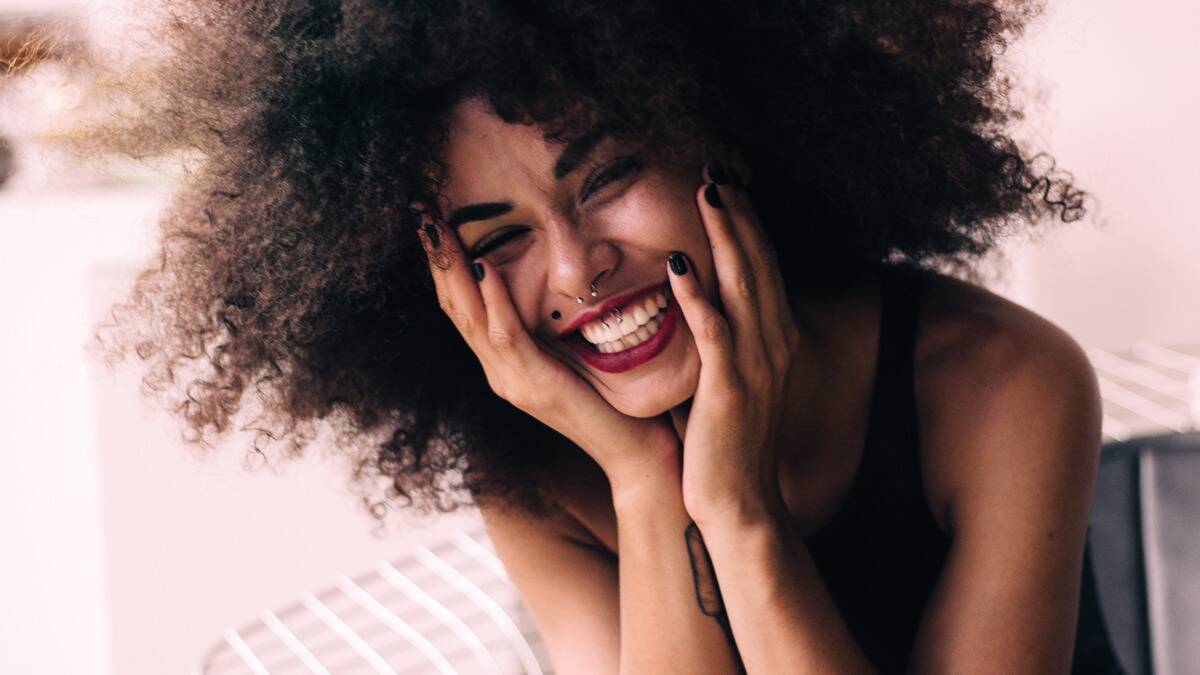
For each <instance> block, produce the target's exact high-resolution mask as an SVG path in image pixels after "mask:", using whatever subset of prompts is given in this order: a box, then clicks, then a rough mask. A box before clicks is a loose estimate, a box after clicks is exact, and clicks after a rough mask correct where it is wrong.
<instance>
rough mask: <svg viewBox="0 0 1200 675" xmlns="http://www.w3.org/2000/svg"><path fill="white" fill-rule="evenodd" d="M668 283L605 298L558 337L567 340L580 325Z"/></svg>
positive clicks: (577, 318) (660, 283)
mask: <svg viewBox="0 0 1200 675" xmlns="http://www.w3.org/2000/svg"><path fill="white" fill-rule="evenodd" d="M666 285H667V284H666V283H665V282H662V281H660V282H658V283H656V284H651V285H649V286H646V287H644V288H639V289H637V290H635V291H630V292H628V293H624V294H621V295H614V296H613V297H611V298H609V299H608V300H605V301H604V302H603V303H602V304H601V305H600V306H599V307H598V308H596V309H594V310H591V311H587V312H583V313H582V314H580V315H579V316H577V317H575V320H574V321H572V322H571V324H570V325H569V326H567V328H566V330H564V331H562V332H561V333H559V334H558V339H559V340H565V339H567V336H569V335H570V334H571V331H576V330H579V327H580V326H582V325H583V324H585V323H587V322H589V321H595V320H596V319H599V318H600V317H602V316H604V315H605V314H607V313H608V312H609V311H610V310H612V309H613V308H614V307H623V306H624V305H627V304H629V303H630V302H632V301H634V300H640V299H642V298H643V297H645V296H646V295H647V294H649V293H654V292H656V291H659V290H661V289H662V288H663V286H666ZM667 287H668V288H670V286H667Z"/></svg>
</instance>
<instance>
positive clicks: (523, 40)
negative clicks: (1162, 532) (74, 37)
mask: <svg viewBox="0 0 1200 675" xmlns="http://www.w3.org/2000/svg"><path fill="white" fill-rule="evenodd" d="M1039 9H1040V8H1039V7H1038V6H1037V5H1035V4H1033V3H1029V2H1010V3H1005V2H998V1H985V0H929V1H927V2H917V3H901V2H891V1H888V0H843V1H841V2H812V1H804V0H801V1H797V0H792V1H788V2H784V1H780V0H775V1H767V0H763V1H757V2H755V1H747V2H735V3H712V4H711V5H708V4H701V5H696V4H695V3H690V2H689V3H684V2H675V1H668V2H658V3H654V2H628V3H626V2H613V1H612V0H605V1H604V2H599V1H596V0H534V1H528V0H526V1H521V0H437V1H436V2H433V1H414V0H247V1H246V2H239V3H229V2H224V1H222V0H188V1H187V2H182V1H181V2H172V3H170V7H169V8H163V10H162V11H163V13H162V14H161V15H158V20H156V21H154V22H152V25H153V28H152V30H153V31H154V36H155V37H156V39H158V40H159V41H160V44H161V45H165V46H166V48H167V49H166V57H165V58H160V59H158V60H157V61H155V62H154V65H153V68H152V69H150V70H148V71H145V72H141V73H140V74H139V75H137V77H136V78H127V82H132V83H133V85H132V86H129V87H128V90H127V92H126V93H127V94H128V95H130V96H131V97H132V98H131V100H132V101H134V102H135V103H136V104H137V106H136V107H134V108H132V109H133V110H135V113H134V114H132V115H125V116H122V117H120V118H115V117H114V118H113V120H112V121H110V122H109V123H108V124H107V125H106V127H105V128H104V129H103V131H102V133H98V134H96V138H95V139H94V142H95V143H96V144H97V145H103V146H104V149H105V151H108V150H112V149H120V150H122V151H124V152H127V153H132V154H135V155H139V156H147V155H151V154H157V153H162V152H166V151H168V150H185V151H187V152H188V153H191V154H190V156H194V157H197V158H199V161H197V162H195V163H194V164H193V165H192V168H191V169H190V170H189V171H188V172H187V173H186V175H185V178H184V181H183V182H182V184H181V187H180V188H179V189H178V190H177V192H176V193H175V195H174V198H173V200H172V201H171V203H170V205H169V207H168V208H167V209H166V211H165V212H164V215H163V216H162V218H161V225H162V242H161V246H162V248H161V254H160V258H159V260H158V261H157V263H156V264H155V265H154V266H152V267H151V268H150V269H147V270H146V271H144V272H143V273H142V274H141V276H140V277H139V278H138V280H137V282H136V284H135V285H134V287H133V289H132V292H131V295H130V297H129V298H128V299H127V300H126V301H125V302H124V303H122V304H120V305H118V306H117V307H116V308H114V312H113V321H111V322H109V324H108V325H106V326H103V327H102V328H101V330H100V331H99V334H100V335H101V339H102V340H103V341H104V342H105V344H106V346H107V348H108V349H109V350H110V351H112V352H118V353H122V354H123V353H125V352H128V351H133V352H135V353H136V354H137V356H138V357H140V358H141V359H143V360H145V361H146V362H148V364H149V374H148V375H147V377H146V379H145V382H146V383H147V385H148V386H149V387H150V388H152V389H154V390H156V391H158V392H160V393H161V394H163V395H164V396H166V397H167V398H168V399H169V400H171V401H172V402H173V404H174V405H175V409H176V410H177V411H178V412H179V413H180V414H181V415H182V416H183V417H184V418H185V419H186V422H187V427H188V429H189V430H190V434H189V437H190V438H191V439H192V440H194V441H197V442H201V443H203V442H205V441H208V440H211V439H213V438H215V437H218V436H221V435H223V434H224V433H226V432H228V431H230V430H233V429H240V430H251V431H253V432H254V433H255V434H256V440H255V442H254V443H253V449H252V452H255V453H259V454H260V455H262V457H264V458H266V457H267V455H266V451H267V450H268V449H271V448H276V449H278V448H282V449H283V452H284V454H286V455H288V456H297V455H299V454H301V453H302V452H303V450H304V449H305V448H306V447H308V446H309V445H310V444H311V443H312V442H313V441H314V439H316V438H317V437H318V435H319V432H320V431H321V430H322V429H324V430H334V431H335V432H336V434H337V435H336V437H335V438H334V439H333V440H332V441H331V442H332V443H334V444H335V445H336V446H337V447H338V448H339V449H340V450H342V451H348V452H349V453H350V456H352V457H353V458H354V462H355V463H354V472H353V481H352V483H353V484H354V485H355V486H359V487H365V488H366V489H365V490H364V491H363V493H362V495H361V496H362V497H363V499H364V504H365V505H366V506H368V507H370V509H371V511H372V512H373V514H374V515H375V516H376V517H377V518H379V519H380V521H381V522H382V521H383V519H384V516H385V514H386V512H387V511H388V510H389V508H391V507H392V506H405V507H412V508H416V509H417V510H419V511H422V512H425V513H428V512H430V511H431V510H435V509H436V510H438V511H450V510H453V509H455V508H456V507H458V506H459V505H462V504H466V503H469V501H470V500H472V499H478V498H481V497H486V498H493V497H494V498H500V499H503V500H504V501H505V502H506V503H510V504H515V505H519V506H521V507H522V508H525V509H526V510H528V511H531V512H535V513H538V512H544V509H545V508H546V506H547V504H548V503H549V501H550V499H549V492H548V491H547V490H545V487H546V486H547V485H548V484H549V483H548V481H549V480H551V479H552V477H553V474H554V470H555V468H554V467H555V458H556V457H558V456H561V449H562V447H563V445H562V444H563V443H566V442H567V441H566V439H565V438H563V437H562V436H560V435H558V434H557V433H556V432H554V431H552V430H550V429H548V428H547V427H545V426H544V425H542V424H540V423H539V422H537V421H536V420H534V419H532V418H530V417H529V416H527V415H526V414H525V413H523V412H521V411H519V410H518V409H516V408H515V407H513V406H511V405H510V404H508V403H507V402H506V401H504V400H502V399H500V398H499V397H497V396H496V395H495V394H493V393H492V392H491V390H490V389H489V387H488V385H487V381H486V379H485V377H484V374H483V370H482V367H481V366H480V364H479V362H478V359H477V358H476V357H475V356H474V354H473V353H472V352H471V351H470V350H469V348H468V347H467V345H466V343H465V342H464V341H463V340H462V338H461V337H460V336H459V334H458V333H457V331H456V329H455V328H454V326H453V324H452V323H451V322H450V321H449V320H448V319H447V318H446V317H445V316H444V314H443V313H442V311H441V309H440V307H439V306H438V303H437V300H436V296H435V294H434V288H433V283H432V280H431V277H430V274H429V270H428V267H427V264H428V262H427V259H426V256H425V254H424V252H423V250H422V249H421V248H420V245H419V241H418V238H417V237H416V235H415V230H416V228H417V227H418V226H419V225H420V223H421V222H422V219H426V220H428V219H429V218H440V217H441V214H440V213H438V212H437V211H436V206H430V207H429V208H428V209H427V210H425V211H421V210H419V208H418V207H416V206H413V205H414V204H429V205H436V204H437V203H438V200H437V199H436V197H437V196H438V195H439V190H440V188H441V185H442V183H443V177H444V173H445V171H444V169H445V167H444V166H443V165H442V164H441V163H440V159H439V152H440V150H441V148H443V147H444V143H445V141H446V135H447V114H446V113H447V112H448V110H449V109H450V107H451V106H452V105H454V104H455V103H456V102H458V101H460V100H462V99H463V98H465V97H467V96H479V97H482V98H483V99H484V100H487V101H489V102H490V103H491V105H492V106H493V107H494V109H495V110H496V112H497V113H498V114H499V115H500V116H501V117H502V118H503V119H505V120H506V121H509V122H520V123H525V124H535V125H538V127H539V128H540V129H541V130H542V131H543V132H544V134H545V136H546V138H547V139H550V140H559V141H565V140H569V139H572V138H575V137H578V136H579V135H581V134H584V133H588V132H590V131H593V130H596V129H603V130H605V131H607V132H610V133H613V134H623V135H629V136H632V137H637V138H639V139H644V140H645V141H646V142H647V143H648V144H649V145H650V147H654V148H662V149H670V148H680V147H683V148H688V149H689V151H693V152H696V153H701V154H704V153H719V152H722V151H725V150H728V149H731V148H734V149H737V150H738V151H739V152H740V153H742V155H743V156H744V157H745V158H746V159H747V161H748V163H749V164H750V165H751V166H752V167H753V170H754V180H753V183H752V186H751V196H752V198H753V201H754V203H755V205H756V208H757V209H758V212H759V213H760V215H761V217H762V219H763V221H764V223H765V225H766V227H767V228H768V230H769V232H770V234H771V236H772V237H773V239H774V241H775V242H776V246H777V248H778V250H779V255H780V258H781V263H782V268H783V272H784V274H785V275H786V279H785V281H786V283H787V287H788V291H789V293H803V292H805V291H806V290H811V289H814V288H817V287H837V286H838V285H839V284H847V283H851V282H853V281H854V280H856V279H859V278H861V277H862V275H864V274H866V273H868V272H869V271H870V270H871V268H873V267H875V266H877V265H879V264H882V263H884V262H896V261H906V262H907V263H908V264H912V265H916V266H926V267H930V266H934V265H938V266H941V267H942V268H943V269H945V268H947V267H950V268H954V269H958V270H967V271H970V269H971V267H972V264H973V263H977V262H978V261H979V260H980V259H981V258H982V256H983V255H984V254H985V253H987V252H989V251H990V250H992V249H993V248H994V247H995V244H996V243H997V241H998V240H999V239H1000V238H1001V237H1003V236H1004V235H1006V234H1007V233H1009V232H1011V231H1013V230H1014V229H1015V228H1016V227H1017V226H1018V225H1021V226H1032V225H1034V224H1036V223H1038V222H1041V221H1044V220H1047V219H1046V218H1044V216H1051V217H1052V218H1051V219H1054V218H1056V219H1059V220H1062V221H1071V220H1075V219H1078V218H1079V217H1080V216H1081V215H1082V214H1083V204H1084V196H1085V194H1084V193H1083V192H1081V191H1079V190H1077V189H1076V188H1075V187H1074V186H1073V185H1072V182H1071V177H1070V175H1069V174H1066V173H1063V172H1059V171H1057V170H1056V169H1055V168H1054V164H1053V162H1052V161H1051V160H1050V159H1049V158H1048V157H1047V156H1045V155H1043V154H1030V153H1028V152H1027V151H1026V150H1025V149H1024V148H1022V147H1020V146H1019V144H1018V143H1017V142H1016V141H1014V140H1013V137H1012V132H1011V128H1010V127H1011V125H1012V123H1013V122H1014V121H1015V120H1017V119H1019V118H1020V110H1018V109H1016V108H1015V107H1014V105H1013V104H1012V102H1011V99H1010V97H1009V95H1008V94H1009V90H1010V88H1011V82H1010V80H1009V78H1008V77H1006V76H1005V75H1004V74H1003V72H1001V70H1000V69H999V68H998V67H997V65H996V59H997V58H998V57H999V56H1000V55H1002V53H1003V52H1004V51H1005V49H1006V47H1007V46H1008V45H1009V43H1010V42H1011V41H1012V40H1013V39H1014V38H1016V37H1017V36H1018V35H1019V34H1020V32H1021V31H1022V29H1023V27H1024V26H1025V25H1026V23H1027V22H1028V20H1029V19H1030V18H1031V17H1033V16H1034V15H1036V13H1037V12H1038V11H1039ZM94 147H95V146H93V148H94ZM372 484H374V487H372ZM381 489H382V490H383V492H382V494H380V490H381ZM372 495H374V496H372Z"/></svg>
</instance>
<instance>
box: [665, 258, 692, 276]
mask: <svg viewBox="0 0 1200 675" xmlns="http://www.w3.org/2000/svg"><path fill="white" fill-rule="evenodd" d="M667 264H669V265H670V266H671V271H672V272H674V273H675V276H678V277H681V276H683V275H685V274H687V271H688V266H687V259H686V258H684V257H683V254H681V253H672V254H671V255H669V256H667Z"/></svg>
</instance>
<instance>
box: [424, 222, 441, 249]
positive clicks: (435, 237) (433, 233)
mask: <svg viewBox="0 0 1200 675" xmlns="http://www.w3.org/2000/svg"><path fill="white" fill-rule="evenodd" d="M421 229H423V230H425V236H426V237H429V242H430V243H431V244H433V247H434V248H437V247H439V246H441V245H442V241H441V239H440V236H441V235H439V234H438V231H437V228H436V227H434V226H433V223H425V224H424V225H422V226H421Z"/></svg>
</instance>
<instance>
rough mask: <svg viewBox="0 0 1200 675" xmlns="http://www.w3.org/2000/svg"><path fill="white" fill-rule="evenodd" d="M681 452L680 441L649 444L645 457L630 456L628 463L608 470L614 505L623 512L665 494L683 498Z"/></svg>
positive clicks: (660, 497)
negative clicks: (671, 443)
mask: <svg viewBox="0 0 1200 675" xmlns="http://www.w3.org/2000/svg"><path fill="white" fill-rule="evenodd" d="M679 455H680V453H679V446H678V443H676V444H675V445H674V447H662V446H659V447H653V446H652V447H647V448H646V449H645V453H644V455H641V456H633V455H632V454H631V455H629V456H628V461H627V462H626V463H625V464H624V465H622V466H620V467H617V468H615V469H614V470H613V471H611V472H609V473H608V482H609V486H610V488H611V490H612V498H613V505H614V508H616V509H617V510H618V511H619V510H620V508H621V507H622V506H623V505H626V504H642V503H645V502H646V501H647V500H649V501H655V500H659V499H662V498H663V497H664V495H665V494H676V495H678V496H677V497H676V498H677V499H680V500H682V486H681V480H682V466H681V461H680V456H679ZM635 508H636V507H635Z"/></svg>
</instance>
